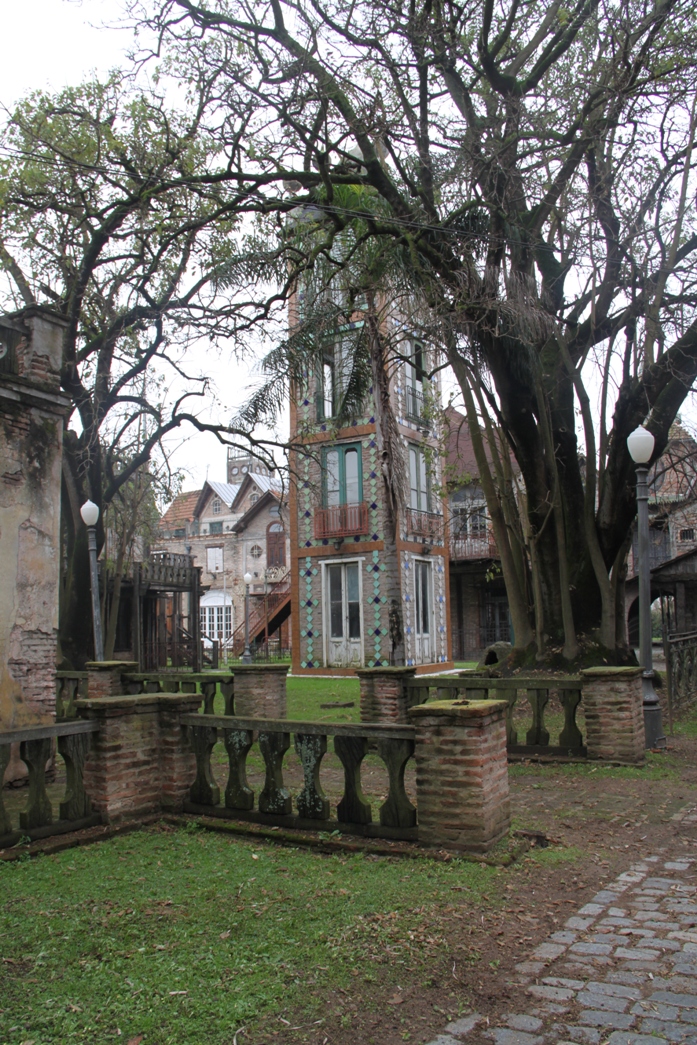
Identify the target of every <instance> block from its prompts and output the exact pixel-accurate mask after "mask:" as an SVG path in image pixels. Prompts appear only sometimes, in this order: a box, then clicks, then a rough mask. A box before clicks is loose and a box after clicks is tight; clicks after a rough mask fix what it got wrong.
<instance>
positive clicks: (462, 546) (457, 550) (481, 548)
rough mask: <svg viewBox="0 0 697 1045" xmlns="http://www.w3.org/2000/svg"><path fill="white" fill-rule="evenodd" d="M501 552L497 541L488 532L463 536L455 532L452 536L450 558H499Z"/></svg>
mask: <svg viewBox="0 0 697 1045" xmlns="http://www.w3.org/2000/svg"><path fill="white" fill-rule="evenodd" d="M498 557H499V552H498V548H497V547H496V541H495V540H494V539H493V537H490V536H489V535H488V534H486V533H485V534H482V535H481V536H480V537H463V536H462V535H461V534H454V535H453V536H452V537H451V538H450V558H451V560H457V559H498Z"/></svg>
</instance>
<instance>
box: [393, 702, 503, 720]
mask: <svg viewBox="0 0 697 1045" xmlns="http://www.w3.org/2000/svg"><path fill="white" fill-rule="evenodd" d="M507 707H508V701H507V700H467V701H464V700H433V701H431V702H430V703H428V704H417V705H416V706H415V707H413V708H409V711H408V712H407V713H408V715H409V718H428V717H431V718H436V717H438V716H439V715H442V716H444V717H445V716H448V717H449V718H462V719H466V718H486V716H487V715H491V714H492V713H495V712H498V711H505V710H506V708H507Z"/></svg>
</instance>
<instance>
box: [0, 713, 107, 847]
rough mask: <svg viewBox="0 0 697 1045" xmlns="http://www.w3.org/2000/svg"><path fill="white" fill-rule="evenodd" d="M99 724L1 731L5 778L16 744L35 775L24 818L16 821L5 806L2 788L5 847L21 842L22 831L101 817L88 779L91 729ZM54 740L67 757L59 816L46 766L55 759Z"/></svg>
mask: <svg viewBox="0 0 697 1045" xmlns="http://www.w3.org/2000/svg"><path fill="white" fill-rule="evenodd" d="M98 728H99V727H98V725H97V724H96V723H93V722H83V721H73V722H56V723H54V724H51V725H48V726H34V727H32V728H30V729H15V730H12V732H10V733H0V780H2V777H3V774H4V772H5V769H6V767H7V765H8V763H9V760H10V753H11V750H12V748H13V746H14V745H16V744H18V745H19V757H20V758H21V760H22V761H23V762H24V764H25V765H26V767H27V771H28V778H29V789H28V794H27V803H26V808H25V809H24V810H23V812H21V813H20V814H19V823H18V824H14V825H13V823H12V819H11V817H10V816H9V814H8V813H7V811H6V810H5V806H4V803H3V796H2V788H0V848H5V847H6V846H11V845H15V844H16V843H17V842H18V841H19V839H20V838H22V837H28V838H31V839H32V840H33V839H36V838H45V837H46V836H48V835H52V834H63V833H65V832H66V831H76V830H78V829H79V828H82V827H90V826H92V825H94V824H98V823H100V821H101V816H100V815H99V812H98V811H97V810H95V809H94V808H93V806H92V802H91V799H90V797H89V795H88V793H87V789H86V787H85V779H84V776H85V774H84V768H85V762H86V759H87V755H88V751H89V747H90V734H93V733H95V732H96V730H97V729H98ZM54 745H56V746H57V748H58V754H59V755H60V756H61V757H62V759H63V761H64V763H65V773H66V787H65V793H64V795H63V798H62V800H61V801H60V802H59V806H58V818H57V819H56V818H55V817H54V810H53V805H52V803H51V800H50V798H49V796H48V792H47V790H46V767H47V765H49V764H50V763H51V758H52V755H53V751H54Z"/></svg>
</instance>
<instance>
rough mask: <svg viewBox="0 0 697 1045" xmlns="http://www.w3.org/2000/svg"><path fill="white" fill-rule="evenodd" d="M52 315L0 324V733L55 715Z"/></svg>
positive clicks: (57, 426)
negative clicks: (1, 346) (0, 349)
mask: <svg viewBox="0 0 697 1045" xmlns="http://www.w3.org/2000/svg"><path fill="white" fill-rule="evenodd" d="M62 329H63V324H62V321H61V320H60V319H59V318H58V317H54V316H52V315H51V314H50V313H45V312H42V311H41V310H38V309H32V310H29V309H28V310H25V311H24V312H23V313H20V314H18V315H16V316H13V317H1V318H0V342H2V345H3V347H4V353H3V355H2V360H1V362H2V367H0V563H1V564H2V584H1V585H0V728H2V729H10V728H13V727H19V726H24V725H27V724H35V723H39V722H42V721H46V720H50V719H51V717H52V716H53V713H54V709H55V670H56V642H57V633H58V632H57V629H58V583H59V570H60V485H61V451H62V440H63V422H64V417H65V415H66V410H67V406H68V402H67V400H66V399H64V398H63V397H62V396H61V395H60V392H59V388H60V382H59V373H60V360H61V335H62Z"/></svg>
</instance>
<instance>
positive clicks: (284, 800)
mask: <svg viewBox="0 0 697 1045" xmlns="http://www.w3.org/2000/svg"><path fill="white" fill-rule="evenodd" d="M289 747H290V733H260V734H259V750H260V751H261V754H262V757H263V759H264V763H265V766H266V780H265V781H264V789H263V791H262V792H261V794H260V795H259V811H260V812H262V813H274V814H275V815H276V816H279V815H280V816H288V815H289V814H290V813H292V812H293V800H292V798H291V797H290V791H289V790H288V788H287V787H284V786H283V756H284V755H285V753H286V751H287V750H288V748H289Z"/></svg>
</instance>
